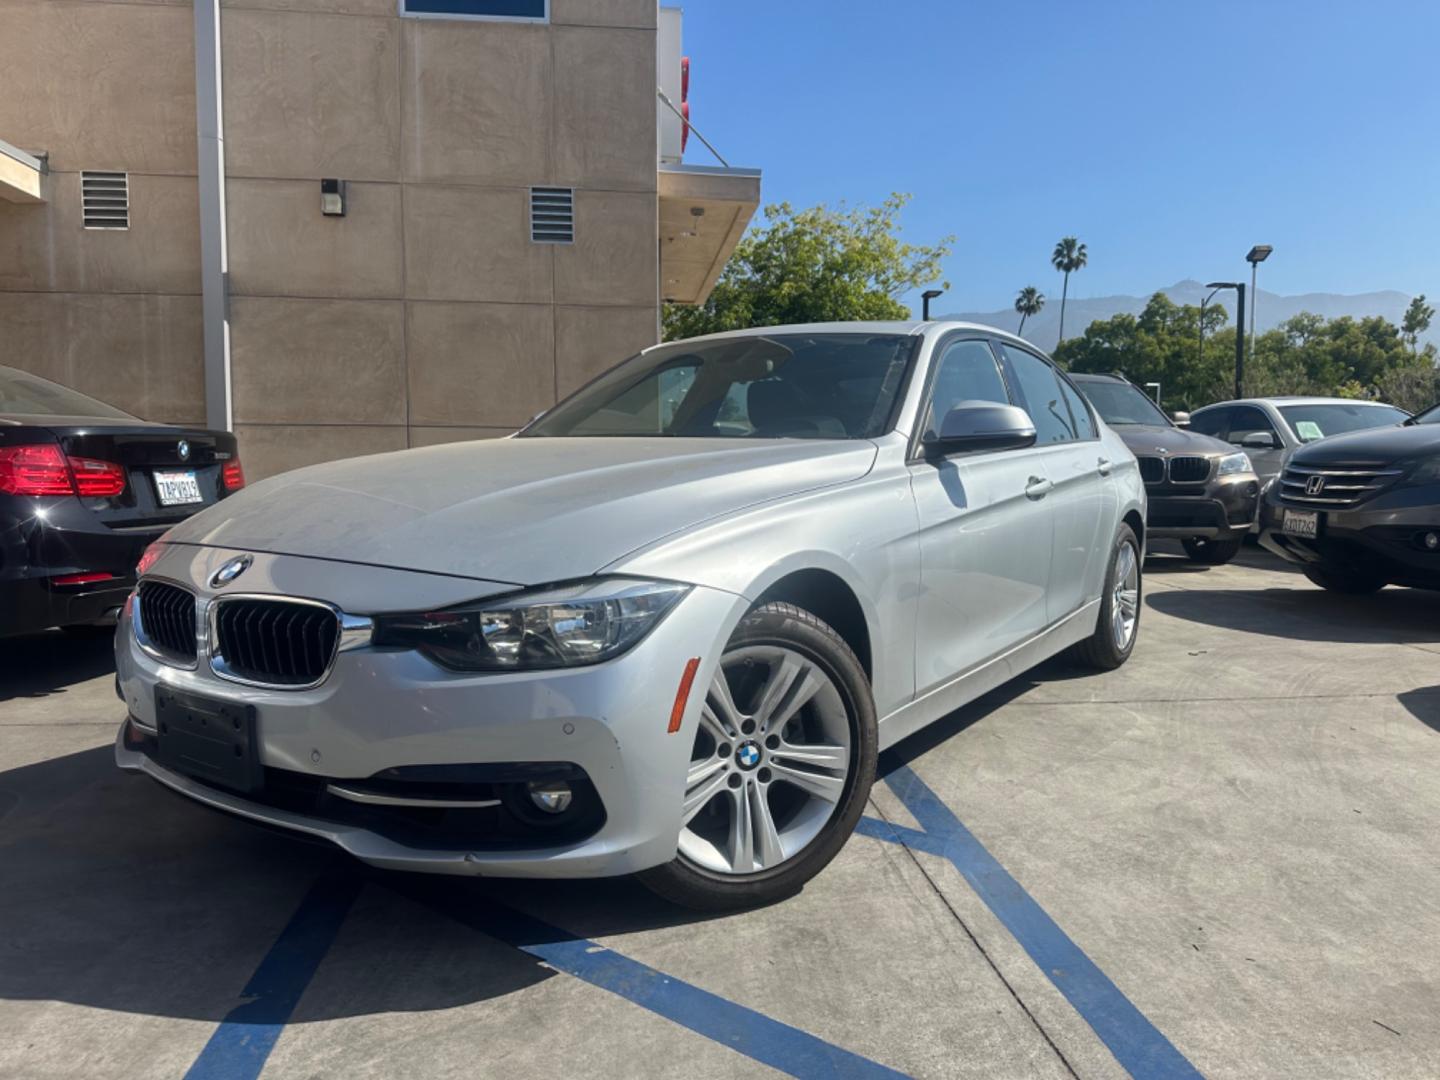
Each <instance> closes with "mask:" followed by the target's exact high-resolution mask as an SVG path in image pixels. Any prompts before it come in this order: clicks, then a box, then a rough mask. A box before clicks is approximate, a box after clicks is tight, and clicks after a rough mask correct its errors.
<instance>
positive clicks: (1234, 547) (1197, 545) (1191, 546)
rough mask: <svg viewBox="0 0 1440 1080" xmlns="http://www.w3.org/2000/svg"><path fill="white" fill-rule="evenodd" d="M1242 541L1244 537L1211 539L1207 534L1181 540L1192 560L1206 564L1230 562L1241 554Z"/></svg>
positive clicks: (1217, 564)
mask: <svg viewBox="0 0 1440 1080" xmlns="http://www.w3.org/2000/svg"><path fill="white" fill-rule="evenodd" d="M1242 542H1243V538H1239V539H1235V540H1211V539H1210V538H1209V537H1205V536H1196V537H1193V538H1192V539H1189V540H1182V541H1180V543H1181V545H1182V546H1183V547H1184V548H1185V554H1186V555H1188V556H1190V561H1191V562H1197V563H1204V564H1205V565H1206V566H1221V565H1223V564H1225V563H1227V562H1229V561H1230V560H1231V559H1233V558H1235V556H1236V555H1239V554H1240V545H1241V543H1242Z"/></svg>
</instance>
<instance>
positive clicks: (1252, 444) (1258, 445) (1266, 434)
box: [1240, 431, 1280, 450]
mask: <svg viewBox="0 0 1440 1080" xmlns="http://www.w3.org/2000/svg"><path fill="white" fill-rule="evenodd" d="M1240 445H1241V446H1243V447H1244V448H1245V449H1247V450H1278V449H1279V448H1280V441H1279V440H1278V439H1277V438H1275V433H1274V432H1273V431H1252V432H1249V433H1248V434H1247V435H1245V437H1244V438H1242V439H1241V440H1240Z"/></svg>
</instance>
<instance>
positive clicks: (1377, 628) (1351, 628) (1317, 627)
mask: <svg viewBox="0 0 1440 1080" xmlns="http://www.w3.org/2000/svg"><path fill="white" fill-rule="evenodd" d="M1145 603H1146V605H1147V606H1148V607H1151V608H1154V609H1155V610H1156V611H1158V612H1160V613H1161V614H1164V615H1170V616H1173V617H1174V618H1177V619H1186V620H1188V621H1190V622H1198V623H1204V624H1206V625H1207V626H1217V627H1221V628H1224V629H1227V630H1240V631H1244V632H1246V633H1251V634H1267V635H1270V636H1271V637H1281V638H1289V639H1292V640H1295V641H1328V642H1334V643H1337V644H1348V645H1366V644H1386V643H1392V642H1403V643H1411V644H1415V643H1424V642H1440V611H1437V607H1436V602H1435V594H1434V593H1432V592H1426V591H1424V590H1420V589H1396V588H1391V589H1384V590H1382V591H1381V592H1378V593H1374V594H1373V595H1370V596H1342V595H1339V594H1337V593H1329V592H1325V591H1324V590H1323V589H1318V588H1315V587H1313V586H1311V585H1309V584H1306V583H1303V582H1302V583H1297V585H1296V587H1294V588H1271V589H1193V590H1191V589H1165V590H1162V591H1158V592H1152V593H1149V594H1147V595H1146V597H1145Z"/></svg>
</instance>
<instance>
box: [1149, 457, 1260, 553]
mask: <svg viewBox="0 0 1440 1080" xmlns="http://www.w3.org/2000/svg"><path fill="white" fill-rule="evenodd" d="M1198 487H1199V485H1180V484H1156V485H1152V486H1149V487H1147V488H1146V494H1147V497H1148V498H1147V502H1148V509H1147V511H1146V515H1145V519H1146V520H1145V531H1146V533H1147V534H1148V535H1149V536H1151V537H1154V538H1155V539H1172V540H1185V539H1190V538H1192V537H1204V538H1206V539H1207V540H1234V539H1236V538H1238V537H1241V536H1244V535H1245V534H1246V533H1247V532H1249V531H1250V529H1251V527H1252V526H1253V525H1254V523H1255V514H1256V509H1257V506H1258V503H1259V500H1260V482H1259V480H1258V479H1257V478H1256V476H1255V474H1254V473H1238V474H1236V475H1234V476H1226V477H1223V478H1219V479H1214V480H1211V481H1210V482H1209V483H1207V484H1205V486H1204V488H1203V489H1201V490H1196V489H1197V488H1198Z"/></svg>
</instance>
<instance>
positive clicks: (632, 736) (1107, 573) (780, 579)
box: [115, 322, 1145, 908]
mask: <svg viewBox="0 0 1440 1080" xmlns="http://www.w3.org/2000/svg"><path fill="white" fill-rule="evenodd" d="M1144 521H1145V494H1144V488H1143V485H1142V484H1141V481H1140V478H1139V475H1138V471H1137V468H1136V464H1135V459H1134V458H1133V457H1132V456H1131V455H1130V453H1129V451H1127V450H1126V449H1125V445H1124V443H1123V442H1122V441H1121V440H1120V439H1119V438H1118V437H1117V436H1116V435H1115V434H1113V433H1112V432H1111V431H1110V430H1108V429H1107V428H1106V427H1105V425H1104V424H1103V423H1102V422H1101V420H1100V419H1099V417H1097V416H1096V415H1095V413H1094V412H1093V411H1092V410H1091V409H1090V407H1089V406H1088V405H1087V404H1086V401H1085V399H1084V398H1083V397H1082V396H1081V395H1080V394H1078V393H1077V392H1076V391H1075V388H1074V387H1073V386H1072V385H1071V383H1070V382H1069V380H1068V379H1067V378H1066V377H1065V376H1064V375H1063V374H1062V373H1060V372H1059V371H1057V370H1056V369H1055V368H1054V367H1053V366H1052V365H1051V364H1050V362H1049V361H1048V360H1046V359H1045V358H1044V357H1043V356H1042V355H1040V354H1039V353H1037V352H1035V351H1034V350H1033V349H1032V348H1031V347H1030V346H1029V345H1027V344H1026V343H1024V342H1023V341H1020V340H1019V339H1017V338H1014V337H1012V336H1010V335H1008V334H1005V333H1002V332H1000V331H997V330H991V329H988V328H986V327H981V326H974V325H968V324H962V323H947V322H928V323H920V324H900V323H844V324H827V325H815V326H789V327H780V328H771V329H760V330H751V331H745V332H742V333H733V334H722V335H716V336H712V337H706V338H699V339H695V340H691V341H680V342H673V343H669V344H665V345H658V346H656V347H654V348H651V349H647V350H645V351H644V352H643V353H641V354H639V355H638V356H634V357H631V358H630V359H629V360H626V361H625V362H624V363H622V364H620V365H619V366H618V367H615V368H614V369H612V370H611V371H609V372H608V373H606V374H604V375H602V376H600V377H599V378H598V379H596V380H595V381H594V382H592V383H590V384H589V385H588V386H586V387H584V388H583V389H581V390H580V391H578V392H577V393H576V394H574V395H573V396H572V397H570V398H569V399H568V400H566V401H563V402H561V403H560V404H559V405H557V406H555V407H554V408H553V409H551V410H550V411H548V412H547V413H544V414H543V415H541V416H540V417H538V418H537V419H536V420H534V421H533V422H532V423H531V424H530V425H529V426H528V427H526V428H525V429H524V430H522V431H520V432H519V433H517V434H516V435H515V436H512V437H511V438H508V439H500V440H494V441H489V442H470V443H460V444H452V445H447V446H437V447H431V448H427V449H418V450H409V451H403V452H400V453H392V454H384V455H379V456H374V457H363V458H356V459H352V460H349V461H342V462H335V463H332V464H326V465H317V466H314V467H311V468H305V469H300V470H297V471H295V472H291V473H287V474H285V475H283V476H278V477H275V478H273V479H270V480H266V481H264V482H262V483H258V484H253V485H251V486H250V487H248V488H246V489H245V490H243V491H241V492H238V493H236V494H235V495H233V496H232V497H231V498H229V499H226V500H225V501H224V502H222V503H220V504H218V505H216V506H214V507H212V508H211V509H209V510H206V511H204V512H202V513H200V514H197V515H196V516H194V517H193V518H190V519H189V520H187V521H186V522H184V523H183V524H180V525H177V526H176V527H175V528H173V529H172V530H171V531H170V532H169V533H167V534H166V535H165V536H163V537H162V538H161V540H160V541H159V542H157V543H156V544H154V545H152V546H151V548H150V549H149V550H148V551H147V552H146V554H145V557H144V559H143V560H142V564H141V568H140V569H141V576H140V580H139V584H138V587H137V589H136V591H135V592H134V594H132V596H131V597H130V600H129V602H127V604H126V605H125V608H124V614H123V618H122V620H121V623H120V626H119V629H118V633H117V637H116V656H117V663H118V671H119V691H120V694H121V696H122V697H123V698H124V700H125V703H126V705H127V707H128V712H129V716H128V718H127V719H126V721H125V723H124V724H123V725H122V727H121V730H120V733H119V736H118V738H117V740H116V745H115V755H116V760H117V763H118V764H119V766H120V767H121V768H122V769H127V770H130V771H134V772H142V773H146V774H148V775H149V776H151V777H153V778H154V779H155V780H158V781H159V782H160V783H162V784H164V785H166V786H168V787H170V788H172V789H174V790H175V791H178V792H180V793H181V794H183V795H186V796H188V797H190V798H191V799H194V800H195V801H197V802H201V803H205V804H208V805H209V806H211V807H215V808H218V809H220V810H224V811H228V812H230V813H233V814H237V815H239V816H241V817H244V818H249V819H252V820H254V821H257V822H263V823H265V824H267V825H270V826H278V827H280V828H282V829H288V830H293V831H295V832H297V833H305V834H309V835H311V836H313V837H319V838H323V839H325V840H328V841H331V842H333V843H334V844H336V845H338V846H340V847H341V848H343V849H344V850H346V851H348V852H350V853H351V854H352V855H354V856H356V857H357V858H359V859H362V860H364V861H365V862H368V863H371V864H374V865H376V866H381V867H387V868H392V869H397V870H415V871H428V872H435V873H449V874H481V875H493V876H530V877H592V876H603V875H613V874H627V873H637V872H638V873H640V874H641V876H642V879H643V880H644V881H645V882H646V883H647V884H648V885H650V886H651V887H652V888H653V889H655V890H656V891H657V892H659V893H660V894H662V895H664V896H666V897H669V898H670V899H672V900H674V901H676V902H679V903H682V904H687V905H691V906H695V907H702V908H731V907H741V906H746V905H751V904H758V903H764V902H767V901H770V900H773V899H776V898H779V897H783V896H785V895H788V894H790V893H793V892H794V891H795V890H797V889H798V888H800V887H801V886H802V885H803V884H804V883H805V882H806V881H807V880H808V879H809V878H810V877H812V876H813V875H815V874H816V873H817V872H819V871H820V870H821V869H822V868H823V867H824V866H825V864H826V863H828V862H829V861H830V859H831V858H833V857H834V855H835V853H836V852H837V851H838V850H839V848H840V847H841V845H843V844H844V842H845V840H846V838H847V837H848V835H849V834H850V832H851V830H852V829H853V828H854V826H855V823H856V821H857V819H858V818H859V816H860V814H861V811H862V808H863V806H864V803H865V800H866V797H867V794H868V792H869V790H870V785H871V782H872V780H873V778H874V775H875V762H876V754H877V753H878V751H880V750H881V749H883V748H885V747H887V746H889V745H891V744H893V743H895V742H896V741H897V740H899V739H902V738H904V737H905V736H907V735H909V734H911V733H913V732H915V731H917V730H919V729H920V728H922V727H924V726H925V725H927V724H929V723H932V722H933V721H935V720H937V719H939V718H940V717H942V716H944V715H946V714H947V713H949V712H951V711H952V710H954V709H956V708H957V707H959V706H961V705H963V704H965V703H966V702H968V701H971V700H973V699H974V698H976V697H978V696H979V695H980V694H982V693H984V692H986V691H987V690H989V689H991V688H993V687H995V686H997V685H999V684H1000V683H1003V682H1005V681H1007V680H1009V679H1011V678H1013V677H1014V676H1016V675H1018V674H1019V673H1021V672H1023V671H1025V670H1026V669H1027V668H1030V667H1031V666H1033V665H1035V664H1037V663H1039V662H1040V661H1041V660H1044V659H1045V658H1047V657H1049V656H1051V655H1053V654H1055V653H1058V652H1060V651H1062V650H1066V649H1070V650H1073V652H1074V654H1075V656H1076V657H1077V658H1078V659H1079V660H1080V661H1082V662H1083V663H1086V664H1089V665H1092V666H1094V667H1097V668H1113V667H1116V666H1118V665H1120V664H1122V663H1124V662H1125V660H1126V659H1127V658H1128V657H1129V655H1130V652H1131V650H1132V649H1133V648H1134V647H1135V639H1136V631H1137V628H1138V623H1139V618H1140V573H1141V563H1142V555H1143V550H1144Z"/></svg>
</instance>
